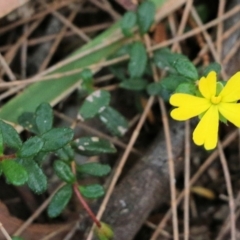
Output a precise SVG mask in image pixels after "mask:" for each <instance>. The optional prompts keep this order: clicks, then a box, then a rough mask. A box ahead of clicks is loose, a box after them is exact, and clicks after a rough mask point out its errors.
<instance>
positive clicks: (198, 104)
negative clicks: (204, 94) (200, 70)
mask: <svg viewBox="0 0 240 240" xmlns="http://www.w3.org/2000/svg"><path fill="white" fill-rule="evenodd" d="M170 103H171V104H172V105H173V106H176V107H178V108H175V109H173V110H172V111H171V117H172V118H173V119H175V120H179V121H182V120H187V119H189V118H192V117H195V116H198V115H200V114H201V113H203V112H205V111H206V110H207V109H208V108H209V107H210V106H211V104H210V102H209V101H208V100H207V99H205V98H200V97H195V96H192V95H189V94H183V93H176V94H173V95H172V96H171V98H170Z"/></svg>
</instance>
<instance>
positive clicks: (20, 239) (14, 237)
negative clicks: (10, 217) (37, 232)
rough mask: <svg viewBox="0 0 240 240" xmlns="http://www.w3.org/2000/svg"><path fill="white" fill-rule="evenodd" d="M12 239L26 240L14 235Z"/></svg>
mask: <svg viewBox="0 0 240 240" xmlns="http://www.w3.org/2000/svg"><path fill="white" fill-rule="evenodd" d="M12 240H24V238H21V237H16V236H13V237H12Z"/></svg>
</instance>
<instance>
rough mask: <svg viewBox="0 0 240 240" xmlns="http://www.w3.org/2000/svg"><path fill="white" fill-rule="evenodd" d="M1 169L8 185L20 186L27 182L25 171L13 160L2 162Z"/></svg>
mask: <svg viewBox="0 0 240 240" xmlns="http://www.w3.org/2000/svg"><path fill="white" fill-rule="evenodd" d="M1 167H2V171H3V173H4V175H5V177H6V179H7V182H8V183H11V184H13V185H15V186H21V185H23V184H24V183H26V181H27V180H28V174H27V171H26V170H25V168H24V167H23V166H21V165H20V164H19V163H17V162H16V161H15V160H3V161H2V162H1Z"/></svg>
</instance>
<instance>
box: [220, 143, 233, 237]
mask: <svg viewBox="0 0 240 240" xmlns="http://www.w3.org/2000/svg"><path fill="white" fill-rule="evenodd" d="M218 151H219V157H220V161H221V164H222V168H223V173H224V178H225V181H226V185H227V192H228V197H229V201H228V203H229V208H230V221H231V240H237V233H236V216H235V203H234V196H233V189H232V184H231V176H230V173H229V169H228V165H227V160H226V157H225V155H224V152H223V148H222V144H221V142H220V141H219V142H218Z"/></svg>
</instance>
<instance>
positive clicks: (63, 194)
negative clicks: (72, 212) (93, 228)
mask: <svg viewBox="0 0 240 240" xmlns="http://www.w3.org/2000/svg"><path fill="white" fill-rule="evenodd" d="M71 197H72V185H70V184H67V185H65V186H63V187H62V188H60V189H59V190H58V191H57V192H56V194H55V195H54V196H53V198H52V200H51V202H50V204H49V206H48V209H47V213H48V216H49V217H51V218H54V217H57V216H58V215H60V214H61V212H62V211H63V210H64V208H65V207H66V206H67V204H68V202H69V200H70V198H71Z"/></svg>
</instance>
